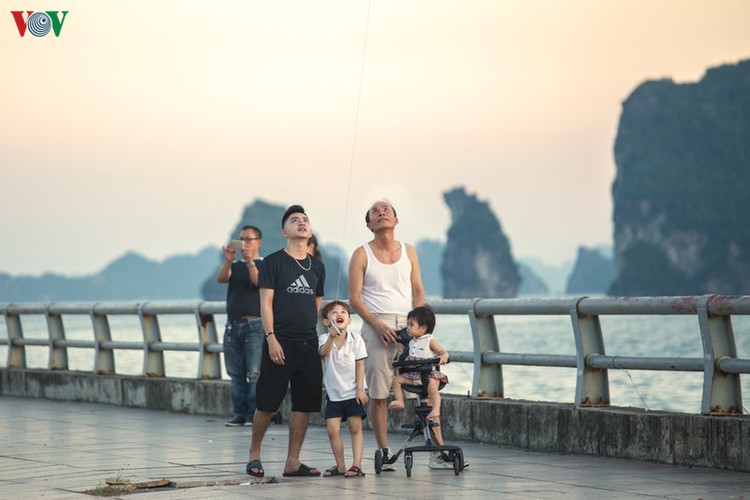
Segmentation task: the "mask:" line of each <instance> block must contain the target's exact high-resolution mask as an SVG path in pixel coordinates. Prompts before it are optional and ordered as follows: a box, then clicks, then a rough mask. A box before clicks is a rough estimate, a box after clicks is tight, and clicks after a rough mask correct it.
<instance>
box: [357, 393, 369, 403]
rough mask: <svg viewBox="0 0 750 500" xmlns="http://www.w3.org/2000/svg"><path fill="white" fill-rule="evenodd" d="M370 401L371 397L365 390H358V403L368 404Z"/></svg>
mask: <svg viewBox="0 0 750 500" xmlns="http://www.w3.org/2000/svg"><path fill="white" fill-rule="evenodd" d="M369 401H370V398H369V397H368V396H367V393H366V392H365V391H364V390H361V391H357V403H359V404H361V405H366V404H367V403H368V402H369Z"/></svg>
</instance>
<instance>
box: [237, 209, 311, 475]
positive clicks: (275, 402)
mask: <svg viewBox="0 0 750 500" xmlns="http://www.w3.org/2000/svg"><path fill="white" fill-rule="evenodd" d="M281 228H282V229H281V233H282V234H283V235H284V237H285V238H286V239H287V244H286V247H284V248H283V249H281V250H279V251H277V252H274V253H272V254H271V255H268V256H267V257H266V258H265V259H263V263H262V264H261V267H260V274H259V277H258V286H259V287H260V308H261V311H260V313H261V319H262V321H263V331H264V332H265V338H266V342H265V344H264V345H263V356H262V359H261V365H260V378H259V379H258V392H257V410H256V411H255V418H254V420H253V439H252V444H251V446H250V455H249V460H250V461H249V462H248V464H247V467H246V468H245V470H246V472H247V473H248V474H250V475H251V476H256V477H263V475H264V474H265V471H264V470H263V464H262V463H261V461H260V448H261V444H262V442H263V436H264V435H265V433H266V430H267V429H268V424H269V423H270V422H271V419H272V417H273V414H274V412H276V411H277V410H278V408H279V406H280V405H281V402H282V401H283V399H284V396H285V395H286V392H287V388H288V387H291V393H292V413H291V416H290V418H289V452H288V454H287V458H286V464H285V465H284V473H283V475H284V476H319V475H320V471H319V470H317V469H315V468H314V467H309V466H307V465H305V464H303V463H301V462H300V459H299V454H300V451H301V449H302V443H303V441H304V439H305V432H306V431H307V422H308V416H309V413H310V412H319V411H320V406H321V398H322V387H323V370H322V365H321V362H320V355H319V354H318V335H317V331H316V326H317V322H318V310H319V309H320V304H321V302H322V300H323V288H324V285H325V266H323V263H322V262H321V261H319V260H318V259H314V258H312V257H311V256H310V254H308V253H307V240H308V238H309V237H310V235H311V234H312V229H311V228H310V221H309V219H308V218H307V215H306V214H305V209H304V208H303V207H301V206H300V205H292V206H291V207H289V208H287V210H286V212H284V216H283V217H282V219H281Z"/></svg>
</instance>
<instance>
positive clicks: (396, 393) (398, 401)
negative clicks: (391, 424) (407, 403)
mask: <svg viewBox="0 0 750 500" xmlns="http://www.w3.org/2000/svg"><path fill="white" fill-rule="evenodd" d="M404 383H408V381H407V380H406V379H405V378H404V377H402V376H401V375H398V376H396V377H393V401H391V404H389V405H388V408H390V409H391V410H403V408H404V390H403V389H402V388H401V384H404Z"/></svg>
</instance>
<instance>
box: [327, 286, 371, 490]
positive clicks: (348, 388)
mask: <svg viewBox="0 0 750 500" xmlns="http://www.w3.org/2000/svg"><path fill="white" fill-rule="evenodd" d="M350 312H351V308H350V307H349V305H348V304H347V303H346V302H341V301H338V300H335V301H333V302H329V303H328V304H326V305H325V307H324V308H323V310H322V311H321V316H322V317H323V324H324V325H325V326H326V327H327V328H328V333H324V334H323V335H321V336H320V337H319V338H318V351H319V352H320V355H321V356H322V357H323V358H324V360H325V375H324V377H323V381H324V383H325V388H326V410H325V417H326V423H327V427H328V439H329V440H330V441H331V450H333V456H334V457H335V459H336V465H334V466H333V467H331V468H330V469H328V470H327V471H325V472H324V473H323V476H324V477H333V476H343V477H362V476H364V475H365V473H364V472H362V454H363V452H364V436H363V434H362V419H363V418H366V417H367V412H366V411H365V405H366V404H367V402H368V400H369V398H368V397H367V394H365V358H366V357H367V349H366V348H365V341H364V340H363V339H362V337H361V336H360V335H358V334H356V333H354V332H349V331H347V328H348V327H349V325H350V324H351V322H352V320H351V317H350ZM341 422H348V423H349V434H350V435H351V438H352V454H353V456H352V466H351V467H349V469H347V468H346V462H345V460H344V444H343V442H342V441H341V435H340V432H341Z"/></svg>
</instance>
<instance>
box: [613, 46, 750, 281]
mask: <svg viewBox="0 0 750 500" xmlns="http://www.w3.org/2000/svg"><path fill="white" fill-rule="evenodd" d="M615 163H616V165H617V177H616V179H615V182H614V184H613V186H612V197H613V202H614V242H615V256H616V259H615V260H616V262H617V268H618V276H617V279H616V280H615V282H614V283H613V285H612V287H611V289H610V293H611V294H613V295H615V294H616V295H698V294H707V293H719V294H725V295H736V294H747V293H750V218H749V217H748V213H750V60H746V61H742V62H740V63H738V64H734V65H725V66H720V67H717V68H712V69H709V70H708V71H707V72H706V74H705V76H704V77H703V78H702V79H701V80H700V81H699V82H697V83H689V84H678V83H675V82H673V81H672V80H659V81H647V82H645V83H643V84H641V85H639V86H638V87H637V88H636V89H635V90H634V91H633V92H632V93H631V94H630V95H629V96H628V98H627V99H626V100H625V102H624V103H623V105H622V114H621V115H620V122H619V125H618V129H617V138H616V140H615Z"/></svg>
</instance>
